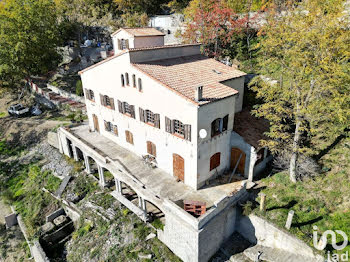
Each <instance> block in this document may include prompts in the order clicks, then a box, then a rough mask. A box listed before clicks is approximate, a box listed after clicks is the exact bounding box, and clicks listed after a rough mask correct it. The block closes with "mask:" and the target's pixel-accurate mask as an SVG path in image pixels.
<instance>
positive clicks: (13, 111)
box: [8, 104, 29, 116]
mask: <svg viewBox="0 0 350 262" xmlns="http://www.w3.org/2000/svg"><path fill="white" fill-rule="evenodd" d="M8 112H9V114H10V115H11V116H25V115H27V114H28V113H29V108H28V107H24V106H22V105H21V104H16V105H12V106H10V107H9V109H8Z"/></svg>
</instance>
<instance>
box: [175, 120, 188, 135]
mask: <svg viewBox="0 0 350 262" xmlns="http://www.w3.org/2000/svg"><path fill="white" fill-rule="evenodd" d="M173 122H174V133H175V134H178V135H180V136H185V130H184V124H182V122H180V121H179V120H173Z"/></svg>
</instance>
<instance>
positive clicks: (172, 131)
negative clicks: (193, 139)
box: [170, 120, 175, 134]
mask: <svg viewBox="0 0 350 262" xmlns="http://www.w3.org/2000/svg"><path fill="white" fill-rule="evenodd" d="M170 132H171V133H172V134H174V133H175V120H171V122H170Z"/></svg>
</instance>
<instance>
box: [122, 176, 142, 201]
mask: <svg viewBox="0 0 350 262" xmlns="http://www.w3.org/2000/svg"><path fill="white" fill-rule="evenodd" d="M121 187H122V192H123V196H124V197H125V198H126V199H128V200H129V201H131V202H132V203H133V204H135V205H136V206H138V196H137V194H136V192H135V191H134V189H132V187H130V186H129V185H127V184H125V183H124V182H121Z"/></svg>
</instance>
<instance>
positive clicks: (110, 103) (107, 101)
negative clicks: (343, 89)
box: [100, 94, 114, 110]
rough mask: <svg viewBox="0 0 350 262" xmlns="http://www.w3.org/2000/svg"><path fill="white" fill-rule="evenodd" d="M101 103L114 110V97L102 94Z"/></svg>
mask: <svg viewBox="0 0 350 262" xmlns="http://www.w3.org/2000/svg"><path fill="white" fill-rule="evenodd" d="M100 100H101V105H103V106H105V107H108V108H110V109H113V110H114V99H113V98H112V97H109V96H106V95H102V94H100Z"/></svg>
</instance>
